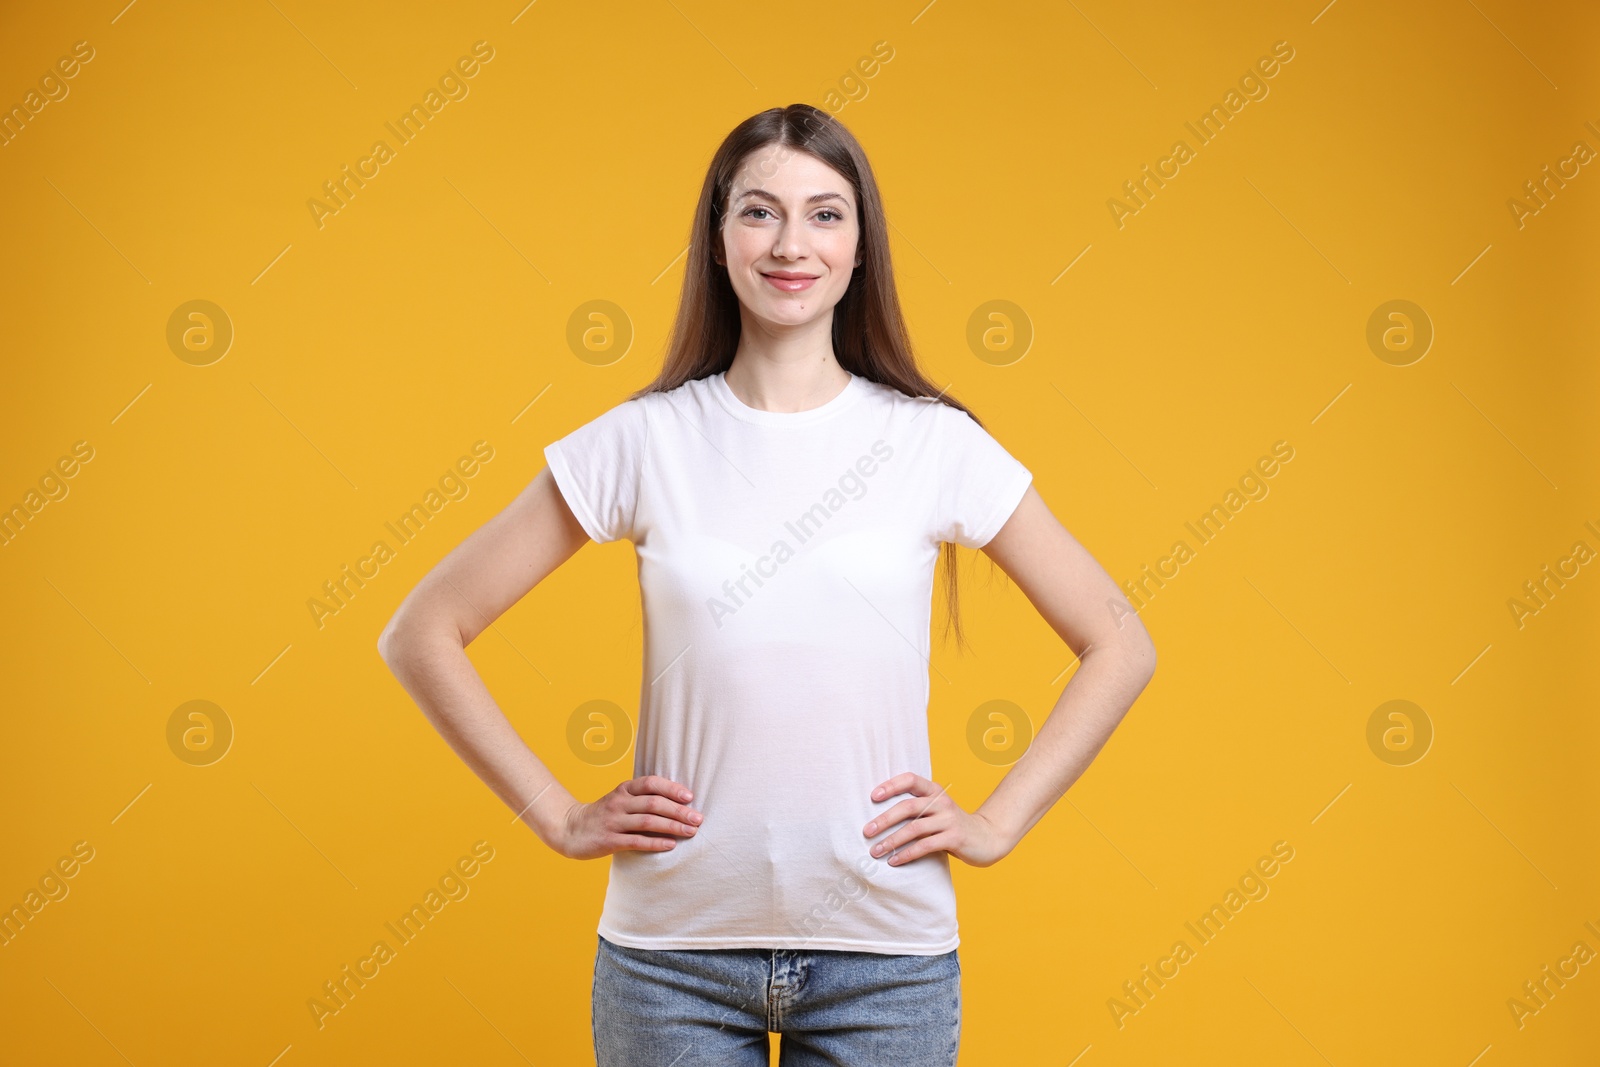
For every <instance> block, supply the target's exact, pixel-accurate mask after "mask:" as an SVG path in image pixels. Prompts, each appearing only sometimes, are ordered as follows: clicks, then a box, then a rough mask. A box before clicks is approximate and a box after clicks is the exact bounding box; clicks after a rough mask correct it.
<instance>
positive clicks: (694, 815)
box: [556, 774, 704, 860]
mask: <svg viewBox="0 0 1600 1067" xmlns="http://www.w3.org/2000/svg"><path fill="white" fill-rule="evenodd" d="M693 798H694V794H693V793H692V792H690V791H689V790H688V789H687V788H685V787H684V786H682V785H679V784H678V783H677V782H674V781H673V780H672V779H670V778H663V777H661V776H660V775H658V774H647V775H645V776H643V777H642V778H632V779H629V780H628V781H626V782H623V783H622V784H621V785H619V786H617V787H616V788H615V789H613V790H612V791H611V792H609V793H607V794H606V795H605V796H603V797H601V798H600V799H599V800H596V801H594V802H593V803H589V804H582V803H579V804H574V805H573V806H572V807H570V808H568V809H567V812H566V815H565V816H563V818H562V820H561V840H560V842H559V843H558V847H557V849H556V851H557V852H559V853H560V854H561V855H563V856H566V857H567V858H568V859H575V860H587V859H596V858H598V857H600V856H609V855H611V854H612V853H613V852H623V851H628V850H634V851H639V852H664V851H666V850H668V849H670V848H672V847H673V846H674V845H676V844H677V843H678V842H677V839H678V838H680V837H691V836H693V835H694V832H695V828H696V827H698V826H699V825H700V822H701V820H702V819H703V818H704V816H702V815H701V814H700V813H699V812H698V811H694V810H692V809H691V808H689V807H688V802H689V801H690V800H692V799H693Z"/></svg>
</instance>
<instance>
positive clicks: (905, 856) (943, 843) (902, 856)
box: [888, 834, 954, 867]
mask: <svg viewBox="0 0 1600 1067" xmlns="http://www.w3.org/2000/svg"><path fill="white" fill-rule="evenodd" d="M953 843H954V842H952V841H951V840H950V838H949V837H947V836H946V835H944V834H932V835H930V836H928V837H922V838H918V839H917V840H915V841H913V842H912V843H911V844H909V845H907V846H906V847H905V848H903V849H901V850H900V851H898V852H896V853H894V854H893V855H892V856H890V857H889V859H888V864H889V866H891V867H900V866H903V865H904V864H907V863H910V862H911V861H912V860H914V859H917V858H918V857H919V856H926V855H928V854H929V853H930V852H940V851H943V850H944V849H946V848H948V847H949V846H950V845H951V844H953Z"/></svg>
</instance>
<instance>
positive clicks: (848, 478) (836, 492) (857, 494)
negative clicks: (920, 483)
mask: <svg viewBox="0 0 1600 1067" xmlns="http://www.w3.org/2000/svg"><path fill="white" fill-rule="evenodd" d="M868 451H869V452H870V453H871V455H867V454H865V453H863V454H862V456H861V457H860V458H859V459H857V460H856V461H855V464H854V465H853V466H851V467H849V468H847V469H846V470H845V472H844V473H843V474H841V475H840V476H839V480H838V483H837V485H833V486H829V487H828V488H827V490H826V491H824V492H823V494H822V499H821V500H819V501H817V502H816V503H815V504H812V505H811V506H810V507H808V508H806V509H805V510H804V511H802V512H800V514H799V515H797V516H795V517H794V518H792V519H789V520H786V521H785V522H784V524H783V528H784V531H785V533H786V534H787V535H788V537H792V538H793V539H794V541H795V544H800V545H803V544H805V543H806V542H807V541H809V540H811V539H812V538H813V537H815V536H816V534H817V533H818V532H819V531H820V530H821V529H822V528H823V527H824V526H826V525H827V524H828V520H829V519H831V518H833V517H834V516H835V515H836V514H838V513H839V511H840V509H842V508H843V507H844V506H845V505H846V504H848V503H850V501H852V500H860V499H861V498H862V497H863V496H866V494H867V483H866V479H867V478H870V477H872V476H873V475H874V474H876V473H877V471H878V464H879V463H883V462H887V461H888V460H889V458H890V457H892V456H893V455H894V449H893V448H891V447H890V446H889V443H888V442H887V441H885V440H884V439H883V438H881V437H880V438H878V439H877V440H876V441H874V442H872V447H871V448H870V449H869V450H868ZM874 456H876V457H877V459H876V460H875V459H873V457H874ZM796 551H797V550H796V548H795V546H794V545H791V544H790V543H789V540H788V539H787V538H785V537H779V538H777V539H776V540H774V541H773V542H772V547H771V548H769V549H768V550H767V553H766V555H763V556H761V557H760V558H758V559H757V560H756V562H755V566H754V567H751V566H750V564H748V563H741V564H740V565H739V570H740V573H739V575H738V577H736V578H729V579H727V580H726V581H724V582H723V583H722V594H723V596H722V597H715V596H711V597H707V598H706V610H707V611H709V612H710V613H711V621H712V622H714V623H716V626H717V629H719V630H720V629H722V620H723V619H724V618H725V617H727V616H729V615H735V614H737V613H738V611H739V609H740V608H742V607H744V606H745V604H746V603H747V602H748V601H749V600H750V598H751V597H753V596H754V595H755V593H754V592H753V591H752V590H751V589H750V583H751V582H754V583H755V587H756V589H760V588H761V587H762V586H763V585H765V584H766V583H765V582H763V581H762V579H764V578H766V579H771V578H773V577H775V576H776V575H777V573H778V567H779V566H781V565H782V564H784V563H787V562H789V561H790V560H791V559H793V558H794V557H795V554H796ZM724 597H725V598H726V599H723V598H724Z"/></svg>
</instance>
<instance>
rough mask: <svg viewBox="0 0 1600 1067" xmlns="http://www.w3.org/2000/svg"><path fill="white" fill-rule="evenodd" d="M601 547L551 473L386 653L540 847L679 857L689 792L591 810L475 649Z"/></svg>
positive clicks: (688, 819) (394, 635) (418, 608)
mask: <svg viewBox="0 0 1600 1067" xmlns="http://www.w3.org/2000/svg"><path fill="white" fill-rule="evenodd" d="M588 540H589V535H588V534H587V533H585V532H584V530H583V527H582V526H581V525H579V523H578V520H577V518H576V517H574V516H573V514H572V511H571V509H570V508H569V507H568V506H567V502H566V500H565V499H563V498H562V496H561V491H560V490H559V488H557V486H556V483H555V479H554V478H553V477H552V476H551V474H550V470H549V468H545V469H544V470H542V471H540V472H539V474H538V476H537V477H536V478H534V479H533V481H532V482H531V483H529V485H528V487H527V488H526V489H524V490H523V491H522V492H521V493H520V494H518V496H517V498H516V499H515V500H513V501H512V502H511V503H510V504H509V505H507V506H506V508H505V509H504V510H503V511H501V512H500V513H499V514H498V515H496V516H495V517H494V518H492V519H490V520H489V521H488V522H487V523H485V524H484V525H483V526H482V527H481V528H479V529H478V530H476V531H475V532H474V533H473V534H472V535H471V536H470V537H468V538H467V539H466V540H465V541H463V542H462V543H461V544H459V545H457V546H456V548H455V549H454V550H452V551H451V552H450V554H449V555H447V556H445V558H444V559H442V560H440V561H439V563H438V565H437V566H435V567H434V568H433V570H431V571H429V572H428V574H427V575H426V576H425V577H424V578H423V579H422V581H420V582H418V583H417V586H416V588H415V589H413V590H411V592H410V593H409V594H407V595H406V598H405V599H404V600H403V601H401V603H400V606H399V608H397V609H396V610H395V613H394V617H393V618H392V619H390V620H389V624H388V625H387V626H385V627H384V630H383V633H382V634H381V635H380V636H379V638H378V652H379V654H380V655H382V656H383V659H384V662H385V663H387V664H388V665H389V669H390V670H392V671H393V672H394V675H395V677H396V678H397V679H398V680H399V681H400V684H401V685H402V686H404V687H405V690H406V692H407V693H409V694H411V698H412V699H413V700H415V701H416V702H417V706H418V707H419V708H421V709H422V713H423V714H424V715H426V716H427V717H428V721H429V722H431V723H432V724H433V726H434V729H436V730H438V731H439V733H440V735H441V736H443V737H444V739H445V741H447V742H448V743H449V745H450V747H451V748H453V749H454V750H455V751H456V754H457V755H459V756H460V757H461V759H462V760H463V761H464V762H465V763H466V764H467V766H469V767H471V768H472V770H473V772H474V773H475V774H477V776H478V777H479V778H481V779H483V781H484V782H485V783H486V784H487V785H488V786H489V788H490V789H492V790H494V792H495V795H496V796H498V797H499V798H500V799H501V800H503V801H505V803H506V805H507V806H508V807H510V808H511V810H512V811H514V812H517V813H518V815H519V817H520V818H521V819H522V820H523V822H525V823H526V824H527V825H528V826H529V827H530V828H532V830H533V831H534V833H536V834H537V835H538V836H539V839H540V840H541V841H543V842H544V843H545V844H547V845H549V846H550V847H551V848H552V849H554V850H555V851H557V852H558V853H560V854H562V855H564V856H569V857H571V858H575V859H587V858H592V857H595V856H602V855H606V854H608V853H611V852H615V851H618V850H620V849H625V848H631V849H641V850H649V851H659V850H662V849H665V848H671V847H672V846H673V844H674V843H675V842H674V840H673V837H655V836H649V833H648V832H649V831H660V832H662V833H666V834H671V835H674V837H683V836H688V835H689V834H692V833H693V832H694V826H693V823H695V822H698V817H697V816H698V813H691V812H690V810H689V809H688V808H687V807H686V806H684V804H681V803H675V801H684V802H687V801H688V800H689V799H690V796H689V792H688V790H686V789H684V788H683V787H682V786H681V785H678V784H677V783H675V782H670V781H668V780H667V779H664V778H657V777H656V776H654V775H650V776H646V777H643V778H637V779H633V780H631V781H628V782H624V783H622V784H621V785H619V786H617V788H616V789H614V790H612V792H611V793H609V794H607V795H606V796H605V797H602V798H601V799H600V800H598V801H595V802H594V803H593V804H580V803H579V802H578V801H577V799H576V798H575V797H573V795H572V794H571V793H569V792H567V790H566V789H565V788H563V787H562V785H561V783H560V782H558V781H556V778H555V775H554V774H552V773H551V772H550V769H549V768H548V767H546V766H545V765H544V763H543V762H542V761H541V760H540V759H539V757H538V756H535V755H534V754H533V751H532V750H531V749H529V748H528V746H527V745H526V744H525V743H524V742H523V740H522V737H521V736H520V735H519V734H518V733H517V731H516V729H515V728H514V727H513V726H512V725H511V722H510V720H508V719H507V718H506V716H505V713H504V712H502V711H501V710H500V708H499V706H498V705H496V704H495V701H494V698H493V697H492V696H490V695H489V690H488V688H487V687H486V686H485V685H484V684H483V679H482V678H481V677H480V676H479V675H478V672H477V669H476V668H475V667H473V665H472V661H471V660H470V659H468V658H467V653H466V646H467V645H470V644H471V643H472V641H473V639H474V638H476V637H477V636H478V635H479V634H480V633H482V632H483V631H484V630H486V629H487V628H488V627H489V624H490V623H492V622H493V621H494V620H495V619H497V618H499V617H500V615H501V614H502V613H503V612H505V611H506V609H508V608H510V607H511V605H513V604H515V603H516V602H517V601H518V600H520V599H522V597H523V596H524V595H526V594H527V593H528V591H529V590H531V589H532V588H533V587H534V586H535V585H538V584H539V582H541V581H543V580H544V578H545V576H546V575H548V574H550V573H551V572H552V571H554V570H555V569H556V568H557V567H559V566H560V565H561V564H562V563H564V562H565V561H566V560H568V559H569V558H571V556H572V555H573V553H575V552H577V551H578V549H580V548H582V547H583V545H584V544H585V542H587V541H588Z"/></svg>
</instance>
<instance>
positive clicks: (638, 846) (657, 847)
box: [608, 834, 678, 852]
mask: <svg viewBox="0 0 1600 1067" xmlns="http://www.w3.org/2000/svg"><path fill="white" fill-rule="evenodd" d="M677 843H678V842H677V840H676V839H675V838H671V837H643V836H640V835H636V834H622V835H621V836H619V837H613V838H612V839H611V840H610V841H609V842H608V845H609V846H610V847H614V848H615V849H617V850H618V851H621V850H624V849H626V850H629V851H634V852H666V851H668V850H670V849H672V848H673V847H675V846H676V845H677Z"/></svg>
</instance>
